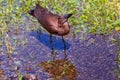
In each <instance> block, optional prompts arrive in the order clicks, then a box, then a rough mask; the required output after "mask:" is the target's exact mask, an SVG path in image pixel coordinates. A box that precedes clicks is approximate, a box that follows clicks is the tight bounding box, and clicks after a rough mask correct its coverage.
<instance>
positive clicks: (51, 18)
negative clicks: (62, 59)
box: [28, 4, 73, 56]
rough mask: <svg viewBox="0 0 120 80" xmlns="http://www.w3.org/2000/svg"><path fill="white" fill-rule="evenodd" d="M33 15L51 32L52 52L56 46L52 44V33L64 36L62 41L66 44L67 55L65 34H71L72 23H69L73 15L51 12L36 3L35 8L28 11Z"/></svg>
mask: <svg viewBox="0 0 120 80" xmlns="http://www.w3.org/2000/svg"><path fill="white" fill-rule="evenodd" d="M28 13H29V14H30V15H31V16H33V17H35V18H36V19H37V20H38V22H39V23H40V24H41V26H42V27H43V28H45V29H46V30H47V31H48V32H49V33H50V46H51V49H52V54H53V53H54V48H53V46H52V35H57V36H62V41H63V44H64V53H65V56H66V45H65V40H64V38H63V36H65V35H67V34H69V32H70V25H69V24H68V18H69V17H71V16H72V15H73V13H70V14H64V15H61V16H60V15H58V14H54V13H52V12H50V11H49V10H48V9H47V8H44V7H42V6H41V5H39V4H36V7H35V9H33V10H30V11H29V12H28Z"/></svg>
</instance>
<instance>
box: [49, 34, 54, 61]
mask: <svg viewBox="0 0 120 80" xmlns="http://www.w3.org/2000/svg"><path fill="white" fill-rule="evenodd" d="M50 47H51V49H52V58H53V60H54V59H55V54H54V53H55V52H54V48H53V45H52V34H50Z"/></svg>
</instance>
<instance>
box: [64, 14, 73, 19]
mask: <svg viewBox="0 0 120 80" xmlns="http://www.w3.org/2000/svg"><path fill="white" fill-rule="evenodd" d="M72 15H73V13H71V14H65V15H63V16H64V18H65V19H68V18H69V17H71V16H72Z"/></svg>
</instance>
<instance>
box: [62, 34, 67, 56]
mask: <svg viewBox="0 0 120 80" xmlns="http://www.w3.org/2000/svg"><path fill="white" fill-rule="evenodd" d="M62 41H63V44H64V54H65V58H67V54H66V44H65V40H64V38H63V36H62Z"/></svg>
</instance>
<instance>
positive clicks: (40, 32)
mask: <svg viewBox="0 0 120 80" xmlns="http://www.w3.org/2000/svg"><path fill="white" fill-rule="evenodd" d="M41 34H42V31H41V28H39V36H41Z"/></svg>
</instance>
